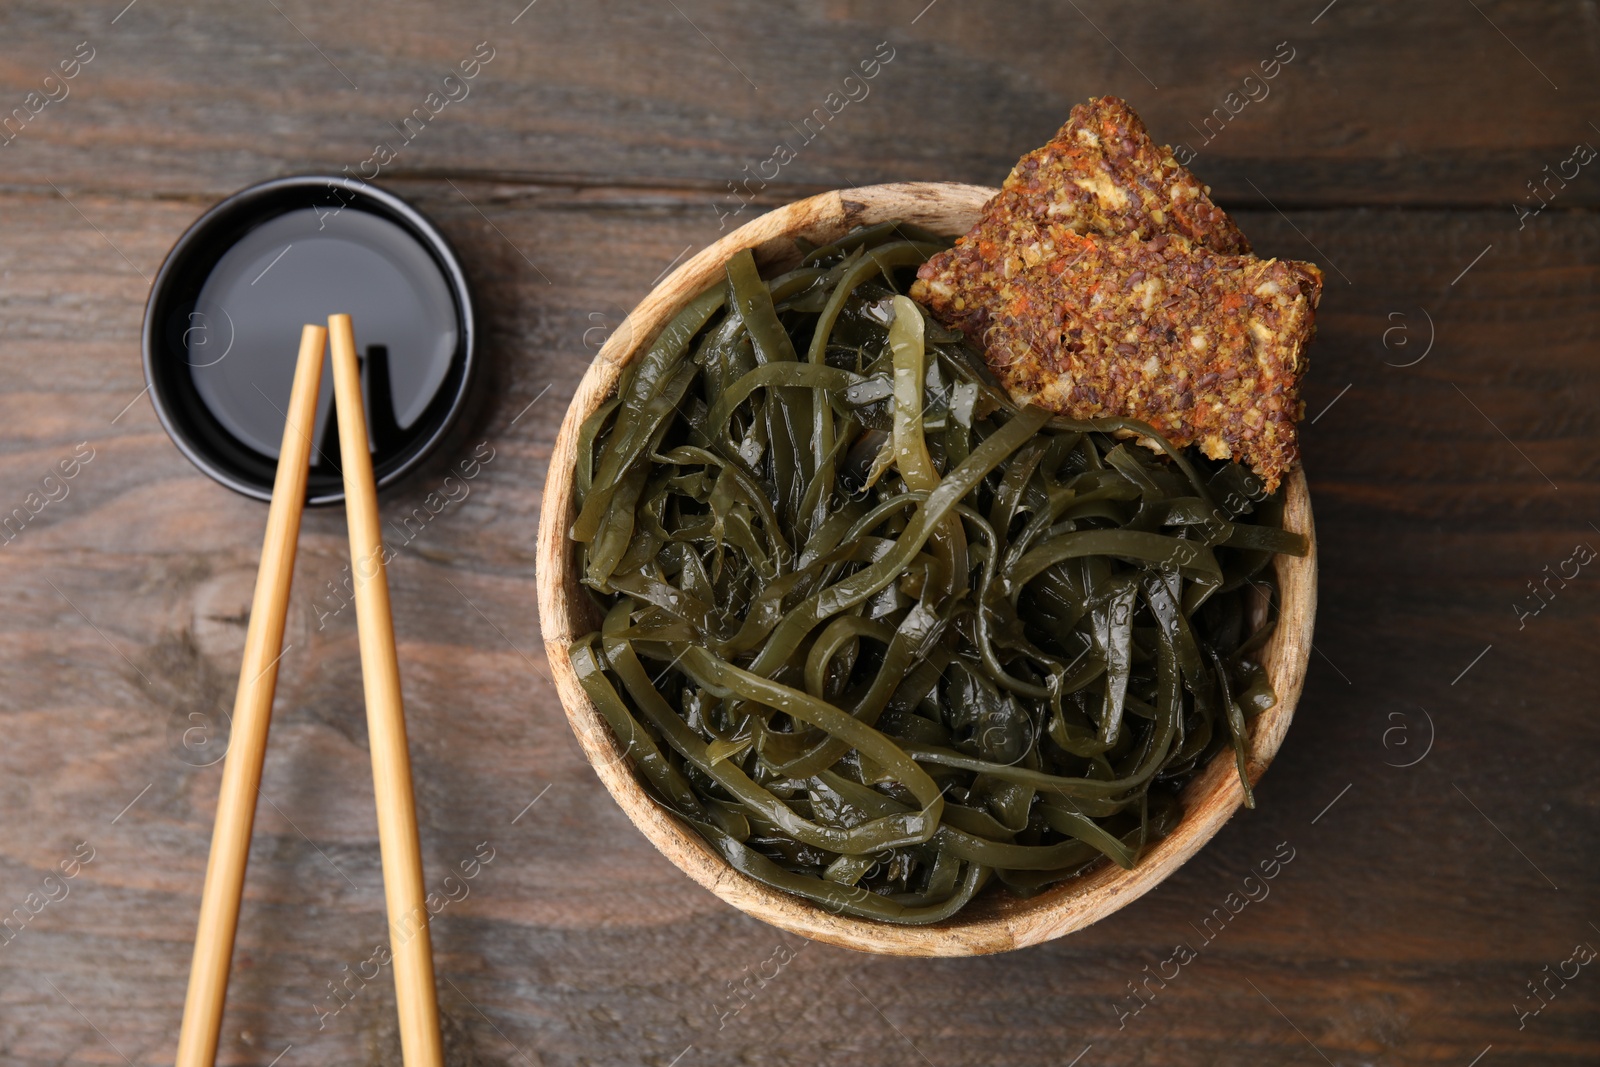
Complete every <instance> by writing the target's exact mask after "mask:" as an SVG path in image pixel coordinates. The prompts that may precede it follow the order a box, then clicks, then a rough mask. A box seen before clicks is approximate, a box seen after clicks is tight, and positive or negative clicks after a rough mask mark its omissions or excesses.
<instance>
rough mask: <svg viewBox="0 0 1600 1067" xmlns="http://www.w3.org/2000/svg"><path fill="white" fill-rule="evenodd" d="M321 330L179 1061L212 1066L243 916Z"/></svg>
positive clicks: (242, 713) (275, 488) (287, 428)
mask: <svg viewBox="0 0 1600 1067" xmlns="http://www.w3.org/2000/svg"><path fill="white" fill-rule="evenodd" d="M327 336H328V334H327V331H326V330H324V329H323V328H322V327H321V326H307V327H306V328H305V329H304V330H302V331H301V333H300V357H299V359H298V360H297V361H296V363H295V370H294V385H293V386H292V388H291V390H290V393H289V411H288V417H287V419H286V420H285V423H284V428H283V447H282V449H281V450H280V451H279V453H278V472H277V475H276V477H275V478H274V480H273V483H272V504H271V506H270V507H269V508H268V510H267V534H266V538H265V539H264V541H263V542H262V546H261V567H260V570H259V571H258V572H257V574H256V591H255V597H254V599H253V600H252V601H251V604H250V624H249V628H248V629H247V630H246V631H245V639H244V662H243V663H241V664H240V666H239V688H238V690H237V692H236V693H235V695H234V698H233V730H232V734H231V736H230V739H229V742H228V756H227V760H226V762H225V763H224V764H223V766H222V790H221V794H220V795H219V796H218V798H217V821H216V826H215V828H214V829H213V830H212V832H211V858H210V860H209V861H207V863H206V883H205V889H204V890H203V891H202V892H201V896H200V923H199V928H198V929H197V931H196V932H195V939H194V959H193V962H192V963H191V964H190V968H189V993H188V996H187V997H186V998H185V1000H184V1005H183V1027H182V1029H181V1030H180V1031H179V1034H178V1058H177V1064H178V1067H209V1065H210V1064H211V1063H212V1062H213V1061H214V1060H215V1059H216V1055H217V1035H218V1032H219V1031H220V1029H221V1026H222V1005H223V1001H224V999H225V998H226V997H227V993H228V968H229V965H230V964H231V962H232V960H233V939H234V931H235V929H236V928H237V926H238V923H239V897H240V894H241V892H242V891H243V889H244V870H245V864H246V863H247V862H248V861H249V858H250V831H251V827H252V826H253V825H254V823H255V816H256V796H257V794H258V792H259V790H260V786H261V761H262V758H263V757H264V756H265V755H266V750H267V727H268V726H269V725H270V723H271V721H272V698H273V695H274V693H275V692H276V690H277V684H278V660H279V659H281V658H282V656H283V652H284V651H285V649H284V648H283V627H284V622H285V619H286V618H287V616H288V613H289V586H290V582H291V581H292V580H293V578H294V556H295V545H296V542H297V541H298V539H299V537H300V514H301V512H302V511H304V510H305V503H306V478H307V476H308V475H309V473H310V466H311V433H312V430H313V427H314V426H315V424H316V410H317V391H318V390H319V389H320V388H321V385H322V352H323V347H324V345H325V343H326V341H327Z"/></svg>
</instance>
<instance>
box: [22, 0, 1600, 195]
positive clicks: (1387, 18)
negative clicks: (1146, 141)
mask: <svg viewBox="0 0 1600 1067" xmlns="http://www.w3.org/2000/svg"><path fill="white" fill-rule="evenodd" d="M111 6H113V7H114V6H117V5H115V4H113V5H111ZM519 9H521V11H520V16H519ZM691 20H692V21H691ZM1595 32H1596V27H1595V14H1594V12H1593V10H1592V9H1591V8H1590V7H1589V6H1587V5H1584V4H1579V3H1576V2H1572V0H1565V2H1557V0H1543V2H1540V3H1536V4H1522V5H1516V6H1513V5H1510V4H1506V3H1503V2H1486V3H1482V4H1478V5H1476V6H1474V5H1461V4H1455V3H1443V2H1433V3H1422V4H1407V5H1380V6H1372V5H1359V4H1354V3H1350V2H1348V0H1346V2H1337V0H1336V2H1335V3H1333V4H1331V5H1324V4H1319V3H1315V2H1310V3H1306V4H1304V5H1300V6H1297V7H1296V8H1294V9H1289V8H1284V7H1282V6H1278V5H1240V4H1234V3H1224V2H1221V0H1208V2H1206V3H1203V4H1199V5H1191V6H1189V7H1186V8H1185V9H1184V11H1183V13H1182V14H1181V15H1177V14H1174V15H1170V16H1161V17H1156V16H1153V15H1152V14H1151V13H1150V12H1148V11H1146V10H1145V9H1142V8H1137V7H1123V6H1119V5H1114V4H1111V3H1108V2H1106V0H1094V2H1089V0H1085V2H1084V3H1082V4H1079V5H1076V9H1075V10H1074V9H1073V8H1067V9H1064V10H1063V9H1061V8H1059V7H1058V6H1056V5H1050V4H1045V3H1041V2H1038V0H1031V2H1028V3H1019V4H1012V5H1007V7H1006V9H1005V10H1004V12H1003V13H997V12H995V11H992V10H988V9H983V8H978V7H973V6H970V5H961V4H957V3H950V2H944V3H937V4H935V5H933V6H929V5H927V4H926V3H925V0H903V2H900V3H896V4H894V5H882V4H867V3H863V2H836V3H830V4H827V5H822V6H817V7H803V6H802V7H795V8H792V9H786V10H785V11H784V13H783V15H782V16H781V21H778V22H776V23H775V22H774V21H773V20H772V19H771V18H770V17H763V15H762V14H761V13H759V12H758V11H755V10H752V9H750V8H749V7H748V6H747V5H744V4H740V3H736V2H734V0H710V2H701V3H695V4H690V5H687V6H685V5H679V6H678V8H677V9H674V7H673V6H672V5H666V4H653V3H638V2H633V3H605V4H603V5H599V6H594V5H571V4H557V3H551V2H548V0H546V2H543V3H538V4H536V5H534V6H531V7H528V8H526V9H522V5H520V4H516V3H514V2H511V3H504V4H500V3H496V4H492V5H490V4H478V5H474V6H473V7H472V8H470V9H468V10H465V11H460V12H457V13H455V14H453V15H452V16H451V17H450V18H448V19H446V20H441V18H440V14H439V10H438V8H437V6H436V5H433V4H428V3H424V2H421V0H406V2H404V3H399V4H394V5H386V6H385V9H384V13H383V15H382V17H377V16H373V15H370V14H367V13H364V12H363V13H361V14H357V15H354V16H353V17H352V14H351V13H350V12H348V11H346V10H343V9H341V8H340V7H338V6H326V5H324V6H323V7H320V8H319V7H316V6H313V5H309V4H306V3H304V2H303V0H285V2H283V3H279V4H275V5H271V4H269V5H255V6H252V7H249V8H245V9H241V8H238V7H237V6H236V5H226V4H223V3H221V2H219V0H210V2H207V3H202V4H196V5H185V7H184V8H183V9H181V10H175V9H171V8H166V7H163V6H161V5H157V4H150V3H140V4H137V5H135V6H132V7H130V8H129V9H128V10H126V11H124V12H122V13H121V15H120V16H117V17H115V19H114V21H113V16H112V15H108V14H107V13H106V12H103V11H100V10H98V9H92V10H91V9H87V8H86V9H82V10H77V11H73V10H68V9H64V8H59V7H58V6H54V5H49V4H45V3H40V2H38V0H30V2H27V3H23V4H20V5H17V6H15V7H13V8H12V9H10V10H9V11H8V14H7V33H6V40H5V42H4V44H3V45H0V85H3V86H4V87H5V89H6V92H7V94H8V95H7V97H6V98H5V99H4V100H0V104H3V105H4V106H3V108H0V113H9V112H10V110H11V109H12V108H14V107H17V106H22V105H23V104H24V102H25V99H26V94H27V93H28V92H30V91H35V90H37V91H40V92H41V93H42V92H44V91H45V88H46V87H45V86H44V84H43V79H44V77H45V75H46V74H47V73H49V72H50V71H51V70H53V69H54V68H55V66H56V65H57V64H59V63H60V62H62V61H71V60H72V58H73V55H74V51H75V49H77V47H78V45H79V44H80V42H88V48H89V49H91V50H92V54H93V58H92V59H91V60H90V61H89V63H88V64H87V65H83V66H81V70H80V72H79V74H78V76H77V77H76V78H74V79H73V80H71V81H69V82H66V83H65V85H64V86H62V87H56V88H53V89H51V91H52V92H54V93H55V94H57V95H60V94H61V93H62V92H65V93H66V95H65V96H64V98H62V99H60V100H59V102H54V103H48V104H44V105H43V106H42V107H39V113H38V114H37V115H32V116H27V115H26V112H25V117H27V118H28V121H26V122H25V123H21V124H20V125H19V124H16V123H14V127H16V128H15V129H14V130H13V131H12V132H14V133H15V140H14V141H12V142H11V143H10V144H9V145H7V146H6V147H4V148H3V149H0V151H3V152H4V159H5V166H4V179H3V180H4V181H5V182H6V183H7V184H8V185H10V186H11V187H13V188H15V187H18V186H26V187H29V188H32V189H39V190H48V189H49V186H48V185H47V184H46V183H47V182H52V183H55V184H56V185H58V186H60V187H61V188H63V189H65V190H68V191H69V193H70V192H71V191H73V190H84V189H100V190H114V191H117V192H119V193H124V194H130V195H134V196H141V197H146V196H178V197H197V198H204V199H215V198H217V197H220V196H221V195H224V194H225V193H227V192H229V191H231V190H233V189H235V188H238V187H240V186H243V185H246V184H249V183H250V182H253V181H256V180H259V179H261V178H264V177H269V176H274V175H279V174H285V173H292V172H304V171H331V172H340V171H342V170H343V169H344V168H346V167H348V168H350V169H351V171H352V172H356V173H359V172H362V169H363V164H364V163H365V161H367V160H369V159H370V158H372V156H373V153H374V150H375V146H377V145H379V144H381V143H389V144H392V145H394V146H395V148H396V153H397V154H396V158H394V159H393V160H392V161H391V162H389V163H387V165H380V164H377V163H374V164H371V165H369V166H368V167H367V168H366V171H365V173H367V174H371V173H373V172H374V171H375V170H381V173H382V176H383V177H384V178H388V179H393V178H396V177H405V176H419V175H436V174H441V173H449V174H452V175H455V174H462V173H468V174H477V175H480V176H492V177H496V178H500V179H502V180H508V181H512V180H514V181H518V182H526V183H532V184H536V185H537V184H554V185H567V184H574V183H577V184H586V185H601V186H607V187H610V186H621V187H625V188H646V189H650V188H657V187H661V186H668V187H671V188H674V189H679V190H690V191H694V192H696V193H698V194H699V195H701V196H703V197H704V198H705V203H706V207H705V210H706V211H707V212H708V213H710V212H712V211H713V205H714V204H716V203H717V202H718V198H719V197H725V196H727V194H728V189H727V183H728V182H730V181H740V180H743V179H744V178H746V177H747V176H749V175H751V174H757V173H758V172H761V171H762V169H763V165H764V163H765V161H767V160H769V159H770V158H772V156H773V153H774V147H775V145H777V144H778V143H780V142H782V143H786V144H790V145H791V146H794V147H795V151H796V157H795V158H794V159H793V161H792V162H788V163H786V164H783V165H781V166H767V168H766V170H765V173H763V174H762V175H761V176H762V177H766V178H771V179H772V180H773V182H774V187H773V191H774V192H775V193H776V194H777V195H779V196H780V198H781V199H782V200H789V199H794V198H795V197H796V196H798V195H800V194H801V193H802V192H803V191H810V190H816V189H821V188H835V187H839V186H842V185H844V184H847V183H855V184H869V183H874V182H883V181H897V180H950V181H965V182H974V183H979V184H994V183H996V182H997V181H999V179H1000V178H1001V177H1003V176H1004V174H1005V173H1006V172H1007V170H1008V169H1009V167H1010V165H1011V163H1012V161H1014V160H1015V159H1016V158H1017V156H1018V155H1020V154H1021V153H1022V152H1024V151H1026V150H1028V149H1030V148H1033V147H1035V146H1037V145H1039V144H1042V143H1043V142H1044V141H1045V140H1046V139H1048V137H1049V135H1050V134H1051V133H1052V132H1053V131H1054V130H1055V129H1056V127H1057V126H1058V125H1059V124H1060V123H1061V122H1062V120H1063V119H1064V118H1065V117H1066V114H1067V111H1068V110H1069V109H1070V107H1071V106H1072V105H1073V104H1074V103H1077V102H1079V101H1081V100H1083V99H1085V98H1087V97H1088V96H1090V95H1098V94H1100V93H1106V92H1110V93H1116V94H1119V95H1123V96H1126V97H1127V98H1128V99H1129V100H1131V101H1132V102H1133V103H1134V104H1135V106H1136V107H1137V108H1138V109H1139V111H1140V112H1141V113H1142V114H1143V115H1144V116H1145V118H1146V119H1147V120H1148V122H1149V124H1150V126H1151V128H1152V130H1153V131H1154V133H1155V134H1156V136H1157V137H1159V138H1161V139H1163V140H1171V141H1181V142H1187V143H1188V144H1189V147H1190V148H1191V149H1192V150H1193V151H1195V152H1197V153H1198V158H1197V160H1196V167H1197V170H1198V173H1200V174H1201V176H1202V177H1203V178H1205V179H1206V180H1207V181H1209V182H1211V183H1212V184H1213V186H1215V188H1216V190H1217V193H1218V196H1219V197H1220V199H1221V200H1222V201H1223V202H1224V204H1227V205H1235V204H1250V203H1254V204H1261V203H1264V201H1265V199H1266V198H1270V199H1272V200H1273V201H1274V202H1278V203H1280V204H1284V205H1298V206H1308V205H1316V204H1332V205H1343V204H1391V203H1433V204H1475V205H1496V206H1498V207H1499V208H1500V209H1501V210H1503V211H1504V212H1505V214H1506V215H1507V217H1514V216H1513V213H1512V205H1513V204H1514V203H1518V202H1521V201H1522V200H1523V199H1524V198H1526V197H1529V192H1528V189H1527V187H1526V183H1528V182H1530V181H1533V182H1535V183H1538V182H1540V181H1542V180H1544V178H1545V175H1546V172H1545V170H1544V168H1545V167H1547V166H1548V167H1551V168H1553V169H1555V168H1559V166H1560V164H1561V163H1562V161H1563V160H1566V159H1568V158H1570V153H1571V150H1572V148H1573V146H1574V145H1575V144H1576V143H1578V142H1580V141H1587V142H1590V143H1600V141H1597V138H1600V133H1597V132H1596V131H1595V129H1594V128H1593V127H1592V126H1591V125H1590V122H1591V121H1593V115H1592V114H1591V113H1592V112H1593V110H1594V109H1593V107H1592V106H1590V105H1592V103H1593V95H1592V93H1588V92H1587V90H1586V89H1585V88H1584V86H1585V82H1586V79H1587V76H1588V74H1589V72H1590V71H1591V70H1592V67H1593V64H1594V45H1593V41H1594V37H1595ZM880 42H886V43H885V44H884V45H883V46H882V48H881V49H880ZM480 44H482V45H483V46H484V48H483V50H482V51H481V53H480V54H482V55H486V56H487V55H490V54H491V53H492V56H493V58H492V59H490V60H489V61H488V64H487V65H486V66H482V67H481V69H479V70H478V73H477V76H476V77H475V78H474V79H472V80H470V81H468V82H466V83H463V84H453V85H452V86H450V87H448V91H449V92H450V93H452V94H453V95H454V96H456V97H459V98H460V99H459V100H457V101H455V102H450V101H449V100H448V98H444V97H441V98H440V100H438V101H435V102H434V103H432V104H431V105H428V104H425V101H426V98H427V95H428V94H429V93H430V92H435V91H438V92H441V93H443V92H444V91H445V90H446V88H447V87H446V86H445V85H444V83H443V78H444V77H445V76H446V74H448V73H449V72H450V71H452V70H454V69H456V68H457V67H458V65H459V64H460V63H461V62H463V61H468V62H469V63H470V62H475V60H474V54H475V51H478V46H479V45H480ZM85 54H89V53H88V52H86V53H85ZM875 54H877V55H878V56H883V57H887V56H891V55H892V57H893V58H892V60H890V61H889V62H888V63H887V65H881V66H880V67H878V68H875V69H876V70H877V75H876V77H874V78H872V79H870V80H868V81H864V82H855V83H851V84H849V85H846V84H845V82H844V79H845V77H846V76H848V75H850V74H851V73H852V72H853V71H854V72H856V73H858V74H859V70H858V67H859V65H860V64H861V63H862V62H864V61H866V62H877V60H876V59H875V58H874V57H875ZM1280 58H1287V59H1288V62H1287V64H1286V65H1283V64H1279V59H1280ZM1263 64H1266V65H1267V66H1266V68H1265V70H1266V71H1272V72H1273V73H1274V75H1275V76H1274V77H1272V78H1270V79H1266V78H1263V74H1264V69H1263ZM1274 64H1278V65H1274ZM1252 76H1253V77H1254V78H1255V80H1254V81H1253V82H1248V83H1247V82H1246V81H1245V79H1246V78H1247V77H1252ZM830 93H835V94H839V95H837V96H835V97H833V98H832V100H831V101H830V98H829V94H830ZM846 93H849V94H853V95H854V96H856V97H859V99H857V100H855V101H854V102H851V101H850V99H849V97H848V96H846V95H845V94H846ZM1230 93H1232V94H1235V96H1234V98H1233V99H1232V100H1230V99H1229V94H1230ZM1252 94H1253V97H1254V99H1252ZM41 99H42V97H41ZM34 106H38V105H37V104H36V105H34ZM417 108H423V109H424V111H423V116H422V117H423V118H424V119H426V120H427V121H426V122H419V121H417V120H415V119H414V120H413V122H412V125H411V126H410V127H407V126H406V119H407V118H408V116H412V115H413V112H414V109H417ZM816 109H823V111H822V115H821V116H820V118H818V119H816V120H814V122H813V126H814V128H815V129H820V130H821V131H822V132H821V133H816V132H812V133H811V134H810V135H809V138H808V134H807V130H806V129H805V122H806V120H807V118H808V117H811V116H813V114H814V112H815V110H816ZM1218 109H1221V110H1220V111H1219V110H1218ZM432 111H437V114H436V115H434V114H432V113H431V112H432ZM832 112H837V114H833V113H832ZM408 132H409V134H410V137H409V138H408V137H407V134H408ZM747 168H748V169H747ZM1551 189H1553V190H1555V191H1554V192H1553V193H1552V194H1551V195H1553V196H1554V197H1555V200H1554V204H1553V208H1552V210H1555V209H1560V208H1570V207H1579V206H1593V205H1594V204H1595V203H1597V202H1600V183H1597V182H1596V181H1595V180H1594V179H1593V177H1592V176H1590V175H1588V174H1587V172H1586V171H1585V172H1584V173H1583V174H1582V175H1581V176H1579V177H1577V178H1575V179H1573V180H1572V181H1570V182H1561V183H1558V184H1557V185H1553V186H1551ZM730 203H731V204H732V203H736V202H730ZM1527 203H1528V204H1530V205H1536V203H1537V202H1536V201H1534V200H1532V199H1531V198H1530V199H1528V200H1527Z"/></svg>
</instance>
